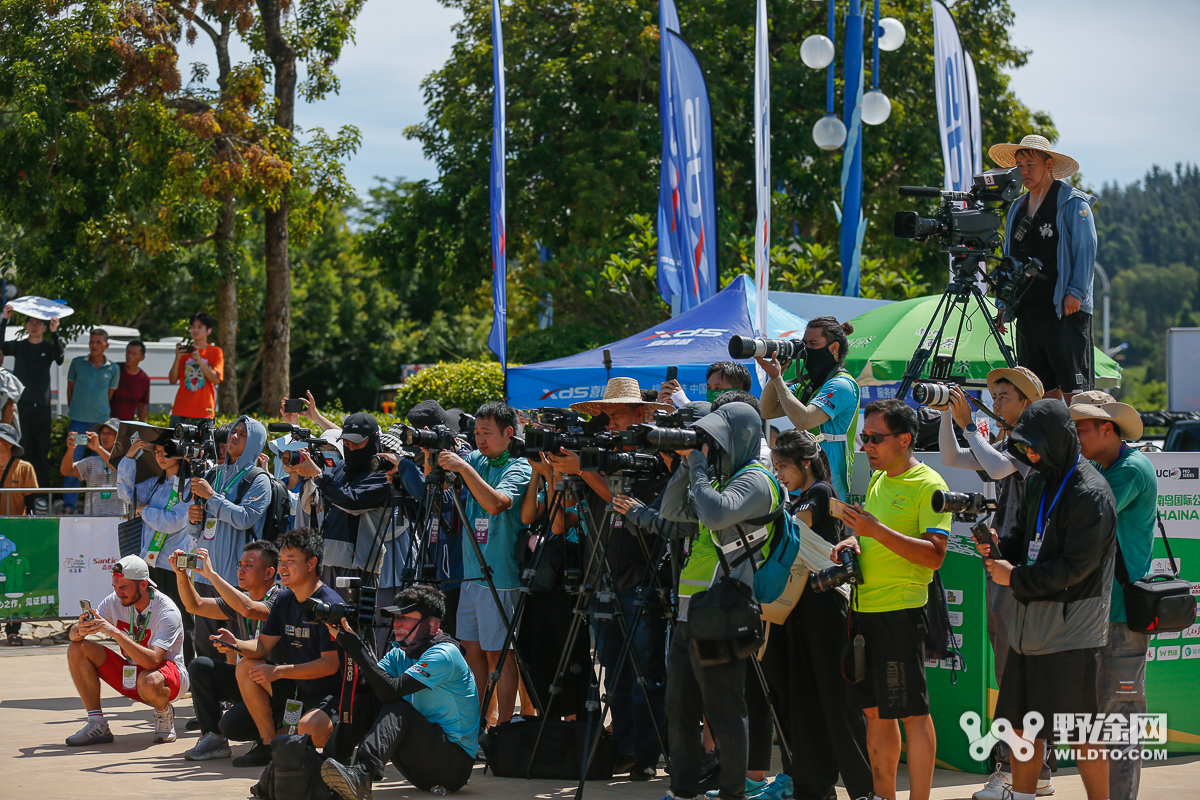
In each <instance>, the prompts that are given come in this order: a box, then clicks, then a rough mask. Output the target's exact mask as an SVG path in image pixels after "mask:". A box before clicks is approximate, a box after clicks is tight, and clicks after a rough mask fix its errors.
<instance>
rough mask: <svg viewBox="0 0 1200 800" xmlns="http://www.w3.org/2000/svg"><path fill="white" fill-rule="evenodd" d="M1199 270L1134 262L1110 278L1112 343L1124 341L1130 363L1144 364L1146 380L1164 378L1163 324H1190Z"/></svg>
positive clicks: (1173, 265) (1164, 346)
mask: <svg viewBox="0 0 1200 800" xmlns="http://www.w3.org/2000/svg"><path fill="white" fill-rule="evenodd" d="M1197 278H1200V273H1198V272H1197V270H1196V269H1195V268H1193V267H1189V266H1188V265H1186V264H1172V265H1171V266H1169V267H1159V266H1155V265H1153V264H1138V265H1137V266H1134V267H1131V268H1129V269H1125V270H1122V271H1121V272H1119V273H1117V275H1116V277H1114V278H1113V279H1112V296H1113V304H1112V305H1113V324H1112V331H1111V335H1112V340H1113V342H1114V343H1121V342H1128V343H1129V349H1128V350H1127V351H1126V352H1125V353H1124V355H1125V359H1126V361H1127V362H1128V363H1130V364H1145V365H1146V366H1147V367H1148V372H1147V376H1146V377H1147V380H1163V379H1165V378H1166V345H1165V342H1166V331H1167V328H1171V327H1178V326H1193V325H1195V322H1194V321H1193V319H1192V316H1191V310H1192V302H1193V300H1194V299H1195V297H1196V291H1197V289H1198V288H1200V287H1198V286H1197Z"/></svg>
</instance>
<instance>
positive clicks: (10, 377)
mask: <svg viewBox="0 0 1200 800" xmlns="http://www.w3.org/2000/svg"><path fill="white" fill-rule="evenodd" d="M23 394H25V385H24V384H23V383H21V381H20V379H18V378H17V376H16V375H14V374H12V372H10V371H8V370H7V369H4V356H3V355H2V354H0V422H4V423H7V424H8V425H12V426H13V428H15V429H16V431H17V436H20V435H21V416H20V415H19V414H18V413H17V404H18V403H20V402H21V395H23Z"/></svg>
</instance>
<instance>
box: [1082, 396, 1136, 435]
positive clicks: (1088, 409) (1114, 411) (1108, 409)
mask: <svg viewBox="0 0 1200 800" xmlns="http://www.w3.org/2000/svg"><path fill="white" fill-rule="evenodd" d="M1071 419H1100V420H1108V421H1109V422H1115V423H1116V424H1117V425H1118V426H1119V427H1120V428H1121V438H1122V439H1124V440H1125V441H1127V442H1134V441H1137V440H1138V439H1140V438H1142V417H1141V415H1140V414H1138V412H1137V409H1135V408H1134V407H1133V406H1131V405H1128V404H1126V403H1118V402H1117V401H1116V398H1114V397H1113V396H1112V395H1111V394H1109V393H1108V392H1100V391H1094V390H1093V391H1090V392H1080V393H1079V394H1077V395H1075V396H1074V397H1072V398H1071Z"/></svg>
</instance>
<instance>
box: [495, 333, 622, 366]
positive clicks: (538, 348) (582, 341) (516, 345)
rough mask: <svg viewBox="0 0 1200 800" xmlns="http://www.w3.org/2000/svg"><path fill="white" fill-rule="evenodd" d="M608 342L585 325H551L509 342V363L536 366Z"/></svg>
mask: <svg viewBox="0 0 1200 800" xmlns="http://www.w3.org/2000/svg"><path fill="white" fill-rule="evenodd" d="M609 343H610V342H609V341H608V340H606V339H604V338H601V336H600V332H598V331H597V330H596V329H595V328H591V327H588V326H586V325H571V324H566V325H551V326H550V327H548V328H542V329H541V330H536V331H530V332H529V333H522V334H521V335H520V336H514V337H513V338H512V339H509V341H508V360H509V363H510V364H538V363H540V362H542V361H552V360H553V359H556V358H565V357H567V356H572V355H575V354H576V353H582V352H585V351H587V350H593V349H595V348H597V347H599V346H601V345H604V344H609Z"/></svg>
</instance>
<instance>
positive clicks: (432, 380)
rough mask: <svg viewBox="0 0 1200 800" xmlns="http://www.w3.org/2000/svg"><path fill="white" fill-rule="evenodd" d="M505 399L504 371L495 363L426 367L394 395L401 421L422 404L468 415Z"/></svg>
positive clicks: (478, 362) (484, 362) (473, 362)
mask: <svg viewBox="0 0 1200 800" xmlns="http://www.w3.org/2000/svg"><path fill="white" fill-rule="evenodd" d="M503 399H504V371H503V370H502V369H501V368H500V364H498V363H497V362H495V361H459V362H456V363H453V364H446V363H441V364H436V365H434V366H432V367H426V368H425V369H423V370H421V371H420V372H418V373H417V374H416V375H414V376H412V377H411V378H409V379H408V380H407V381H405V383H404V385H403V386H401V387H400V390H399V391H398V392H396V415H397V416H398V417H399V418H401V419H403V418H404V417H405V415H407V414H408V411H409V409H411V408H412V407H413V406H415V405H416V404H417V403H420V402H421V401H422V400H437V401H438V402H439V403H441V404H442V408H461V409H462V410H463V411H466V412H467V413H469V414H474V413H475V410H476V409H478V408H479V407H480V406H481V405H483V404H484V403H486V402H488V401H489V400H503Z"/></svg>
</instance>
